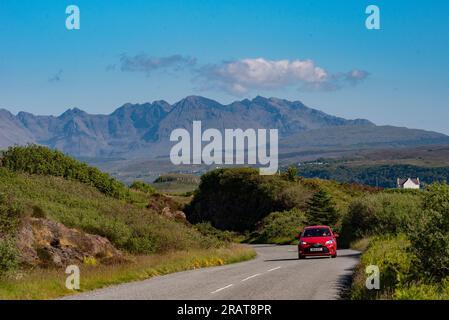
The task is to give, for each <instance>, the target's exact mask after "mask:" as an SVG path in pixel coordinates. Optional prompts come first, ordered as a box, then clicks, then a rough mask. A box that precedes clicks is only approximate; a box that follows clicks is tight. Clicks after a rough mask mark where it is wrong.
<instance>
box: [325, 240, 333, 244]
mask: <svg viewBox="0 0 449 320" xmlns="http://www.w3.org/2000/svg"><path fill="white" fill-rule="evenodd" d="M333 243H334V240H327V241H326V244H333Z"/></svg>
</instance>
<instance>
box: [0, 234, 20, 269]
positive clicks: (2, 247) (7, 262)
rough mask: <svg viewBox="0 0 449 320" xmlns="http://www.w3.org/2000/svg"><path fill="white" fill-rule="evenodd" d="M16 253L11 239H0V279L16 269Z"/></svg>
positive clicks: (17, 263)
mask: <svg viewBox="0 0 449 320" xmlns="http://www.w3.org/2000/svg"><path fill="white" fill-rule="evenodd" d="M18 260H19V259H18V252H17V249H16V245H15V241H14V240H13V239H5V240H1V239H0V277H3V276H5V275H7V274H9V273H10V272H13V271H14V270H16V269H17V267H18V265H19V262H18Z"/></svg>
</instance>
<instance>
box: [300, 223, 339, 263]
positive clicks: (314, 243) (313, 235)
mask: <svg viewBox="0 0 449 320" xmlns="http://www.w3.org/2000/svg"><path fill="white" fill-rule="evenodd" d="M296 238H297V239H298V240H299V244H298V258H299V259H304V258H305V257H316V256H330V257H332V258H336V257H337V238H338V234H336V233H333V232H332V229H331V228H330V227H328V226H310V227H306V228H304V230H303V232H301V233H300V234H299V235H298V236H297V237H296Z"/></svg>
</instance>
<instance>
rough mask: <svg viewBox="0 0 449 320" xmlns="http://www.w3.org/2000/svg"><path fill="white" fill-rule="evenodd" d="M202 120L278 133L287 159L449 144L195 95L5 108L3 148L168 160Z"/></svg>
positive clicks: (0, 124)
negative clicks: (113, 105)
mask: <svg viewBox="0 0 449 320" xmlns="http://www.w3.org/2000/svg"><path fill="white" fill-rule="evenodd" d="M194 120H201V121H202V126H203V129H206V128H217V129H219V130H224V129H225V128H232V129H234V128H241V129H248V128H253V129H259V128H276V129H278V130H279V139H280V141H279V143H280V153H281V154H282V153H284V154H289V153H298V152H299V153H307V152H313V150H323V149H327V150H336V151H338V150H341V149H348V148H350V149H351V148H357V149H359V148H364V149H370V148H388V147H401V146H417V145H426V144H443V143H449V137H448V136H446V135H444V134H441V133H437V132H431V131H424V130H418V129H408V128H402V127H393V126H377V125H375V124H374V123H372V122H370V121H368V120H365V119H355V120H347V119H343V118H340V117H336V116H332V115H329V114H326V113H324V112H321V111H319V110H316V109H313V108H309V107H307V106H305V105H304V104H303V103H302V102H300V101H287V100H284V99H278V98H264V97H260V96H258V97H256V98H254V99H252V100H249V99H245V100H241V101H235V102H233V103H231V104H228V105H222V104H220V103H218V102H217V101H214V100H211V99H207V98H204V97H200V96H189V97H187V98H184V99H182V100H181V101H179V102H177V103H175V104H172V105H171V104H169V103H167V102H165V101H154V102H152V103H143V104H130V103H128V104H125V105H123V106H121V107H119V108H118V109H116V110H115V111H114V112H113V113H111V114H109V115H97V114H88V113H86V112H84V111H82V110H80V109H78V108H74V109H68V110H67V111H65V112H64V113H62V114H61V115H60V116H42V115H33V114H31V113H27V112H19V113H18V114H17V115H13V114H12V113H10V112H9V111H7V110H5V109H0V148H6V147H8V146H11V145H14V144H20V145H21V144H27V143H38V144H43V145H46V146H49V147H51V148H57V149H59V150H61V151H63V152H65V153H68V154H71V155H73V156H76V157H85V158H106V159H108V158H124V159H132V158H157V157H164V156H166V155H168V154H169V150H170V147H171V145H172V144H173V143H172V142H170V141H169V137H170V133H171V131H172V130H173V129H176V128H186V129H188V130H190V129H191V126H192V121H194Z"/></svg>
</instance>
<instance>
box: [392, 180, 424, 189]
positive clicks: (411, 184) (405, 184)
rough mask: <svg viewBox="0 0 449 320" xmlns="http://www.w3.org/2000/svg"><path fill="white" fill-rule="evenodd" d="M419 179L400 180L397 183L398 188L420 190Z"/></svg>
mask: <svg viewBox="0 0 449 320" xmlns="http://www.w3.org/2000/svg"><path fill="white" fill-rule="evenodd" d="M420 185H421V184H420V182H419V178H416V179H413V178H407V179H401V178H398V181H397V187H398V189H419V187H420Z"/></svg>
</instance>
